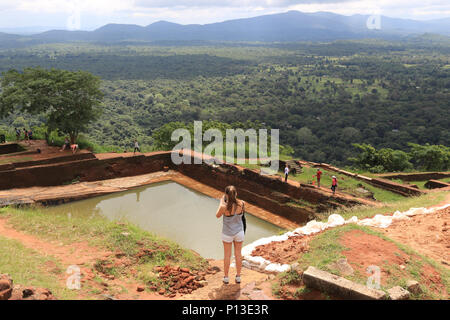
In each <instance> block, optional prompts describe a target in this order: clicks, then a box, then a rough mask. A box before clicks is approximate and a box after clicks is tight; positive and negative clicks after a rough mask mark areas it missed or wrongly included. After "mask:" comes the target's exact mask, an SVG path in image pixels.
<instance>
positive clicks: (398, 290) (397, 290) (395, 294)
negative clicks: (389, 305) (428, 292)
mask: <svg viewBox="0 0 450 320" xmlns="http://www.w3.org/2000/svg"><path fill="white" fill-rule="evenodd" d="M388 294H389V297H390V298H391V300H407V299H409V295H410V294H409V291H408V290H405V289H403V288H402V287H399V286H396V287H393V288H391V289H389V290H388Z"/></svg>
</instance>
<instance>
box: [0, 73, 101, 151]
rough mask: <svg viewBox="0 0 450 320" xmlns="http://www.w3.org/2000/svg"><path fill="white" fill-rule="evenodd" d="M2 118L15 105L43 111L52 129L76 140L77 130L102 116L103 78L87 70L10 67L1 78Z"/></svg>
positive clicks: (82, 129)
mask: <svg viewBox="0 0 450 320" xmlns="http://www.w3.org/2000/svg"><path fill="white" fill-rule="evenodd" d="M0 84H1V88H2V93H1V95H0V118H2V117H6V116H7V115H8V114H10V113H11V112H13V111H14V110H15V109H17V110H19V111H21V112H28V113H30V114H40V113H44V114H45V115H46V117H47V123H46V125H47V129H48V131H49V132H51V131H53V130H56V129H57V130H58V131H59V132H62V133H64V134H68V135H69V136H70V141H71V143H75V141H76V140H77V137H78V134H79V133H80V132H82V131H86V129H87V127H88V125H89V124H90V123H91V122H93V121H95V120H97V119H98V117H99V116H100V108H99V106H100V104H101V101H102V99H103V93H102V92H101V90H100V78H99V77H96V76H94V75H92V74H91V73H89V72H86V71H75V72H74V71H67V70H58V69H50V70H47V69H42V68H26V69H25V70H24V71H23V72H18V71H17V70H9V71H8V72H6V73H3V77H2V79H1V82H0Z"/></svg>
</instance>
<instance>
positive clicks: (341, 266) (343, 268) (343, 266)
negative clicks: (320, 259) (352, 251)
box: [328, 258, 354, 276]
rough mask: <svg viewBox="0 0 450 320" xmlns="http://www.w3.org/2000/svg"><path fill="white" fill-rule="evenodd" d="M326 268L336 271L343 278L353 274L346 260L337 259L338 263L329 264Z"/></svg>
mask: <svg viewBox="0 0 450 320" xmlns="http://www.w3.org/2000/svg"><path fill="white" fill-rule="evenodd" d="M328 267H329V268H331V269H336V270H338V271H339V273H340V274H342V275H344V276H349V275H352V274H353V273H354V270H353V268H352V266H351V265H350V264H349V263H348V262H347V258H342V259H339V260H338V261H336V262H333V263H331V264H329V265H328Z"/></svg>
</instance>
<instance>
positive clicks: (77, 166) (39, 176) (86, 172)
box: [0, 153, 170, 190]
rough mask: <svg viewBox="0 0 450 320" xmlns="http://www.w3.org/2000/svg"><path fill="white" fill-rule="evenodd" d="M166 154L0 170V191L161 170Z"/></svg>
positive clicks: (168, 158) (168, 155) (166, 159)
mask: <svg viewBox="0 0 450 320" xmlns="http://www.w3.org/2000/svg"><path fill="white" fill-rule="evenodd" d="M169 162H170V154H168V153H158V154H153V155H152V156H148V157H146V156H143V155H142V156H136V157H117V158H110V159H105V160H99V159H97V158H94V159H86V160H77V161H70V162H63V163H53V164H49V165H40V166H33V167H25V168H16V169H12V170H5V171H2V172H0V190H5V189H13V188H26V187H32V186H44V187H47V186H58V185H64V184H68V183H70V182H72V181H74V180H77V181H96V180H105V179H112V178H119V177H127V176H135V175H140V174H145V173H152V172H156V171H162V170H163V168H164V167H165V166H168V165H169Z"/></svg>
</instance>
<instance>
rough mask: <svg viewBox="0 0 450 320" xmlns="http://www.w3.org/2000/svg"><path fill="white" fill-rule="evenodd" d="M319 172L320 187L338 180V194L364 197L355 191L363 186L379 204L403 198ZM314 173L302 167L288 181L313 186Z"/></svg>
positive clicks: (360, 182) (341, 177) (345, 178)
mask: <svg viewBox="0 0 450 320" xmlns="http://www.w3.org/2000/svg"><path fill="white" fill-rule="evenodd" d="M241 166H243V167H245V168H249V169H256V170H258V169H260V166H259V165H257V164H243V165H241ZM321 171H322V178H321V181H320V185H321V187H325V188H328V187H329V188H331V180H332V177H333V176H336V178H337V179H338V189H337V190H338V191H339V192H344V193H347V194H350V195H352V196H356V197H364V195H363V194H362V193H360V192H358V191H357V189H358V188H359V187H360V186H363V187H364V188H365V189H366V190H368V191H370V192H371V193H372V194H373V196H374V198H375V199H376V200H377V201H380V202H396V201H400V200H402V199H404V198H405V197H403V196H401V195H399V194H397V193H394V192H391V191H387V190H384V189H381V188H377V187H374V186H372V185H370V184H368V183H366V182H364V181H361V180H358V179H355V178H352V177H348V176H346V175H343V174H339V173H337V172H334V171H328V170H325V169H321ZM316 172H317V168H312V167H306V166H305V167H302V172H301V173H297V174H296V175H293V174H291V175H290V176H289V179H290V180H293V181H297V182H300V183H303V184H312V183H313V182H314V184H317V178H316V177H313V176H314V175H315V174H316ZM278 175H279V176H282V177H284V173H282V172H278Z"/></svg>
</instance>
